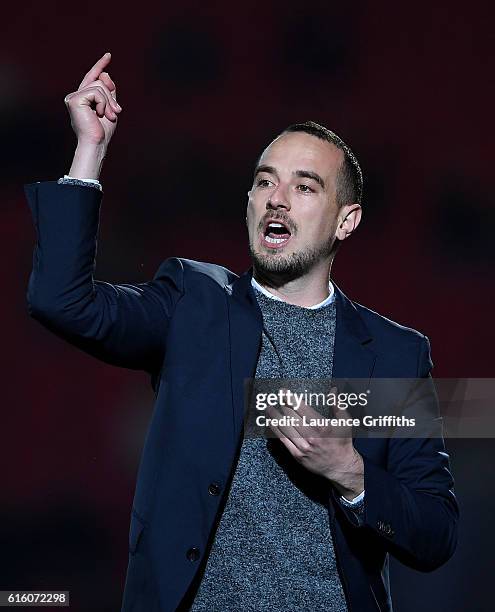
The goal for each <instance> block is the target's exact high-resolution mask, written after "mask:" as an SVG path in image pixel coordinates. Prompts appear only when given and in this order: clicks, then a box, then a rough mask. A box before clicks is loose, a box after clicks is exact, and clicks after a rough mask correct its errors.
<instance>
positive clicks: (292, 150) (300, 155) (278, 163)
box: [259, 132, 344, 178]
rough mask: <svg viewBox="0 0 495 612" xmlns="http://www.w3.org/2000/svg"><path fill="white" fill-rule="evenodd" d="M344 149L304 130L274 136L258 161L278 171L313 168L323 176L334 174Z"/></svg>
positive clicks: (338, 166) (327, 176)
mask: <svg viewBox="0 0 495 612" xmlns="http://www.w3.org/2000/svg"><path fill="white" fill-rule="evenodd" d="M343 160H344V153H343V151H341V150H340V149H338V148H337V147H336V146H335V145H334V144H332V143H331V142H327V141H326V140H321V139H320V138H317V137H316V136H311V135H310V134H306V133H304V132H292V133H289V134H283V135H282V136H279V137H278V138H276V139H275V140H274V141H273V142H272V143H270V144H269V145H268V147H267V148H266V149H265V150H264V151H263V153H262V155H261V157H260V160H259V163H260V164H266V165H267V166H273V167H274V168H275V169H277V170H279V171H281V172H282V171H284V170H287V171H288V172H293V171H295V170H312V171H314V172H317V173H318V174H320V176H322V177H323V178H330V177H335V176H336V173H337V171H338V169H339V168H340V166H341V164H342V162H343Z"/></svg>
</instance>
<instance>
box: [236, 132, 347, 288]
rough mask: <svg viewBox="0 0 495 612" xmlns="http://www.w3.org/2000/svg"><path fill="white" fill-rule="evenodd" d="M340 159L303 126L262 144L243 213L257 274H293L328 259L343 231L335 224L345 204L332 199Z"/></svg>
mask: <svg viewBox="0 0 495 612" xmlns="http://www.w3.org/2000/svg"><path fill="white" fill-rule="evenodd" d="M343 159H344V154H343V152H342V151H341V150H340V149H338V148H337V147H335V146H334V145H333V144H331V143H329V142H327V141H324V140H321V139H319V138H316V137H315V136H311V135H310V134H305V133H303V132H295V133H289V134H284V135H282V136H280V137H278V138H277V139H276V140H274V141H273V142H272V143H271V144H270V145H269V146H268V147H267V148H266V149H265V151H264V152H263V154H262V156H261V158H260V160H259V163H258V167H257V170H256V173H255V177H254V182H253V186H252V188H251V191H250V192H249V194H248V195H249V202H248V207H247V217H246V222H247V227H248V233H249V247H250V252H251V257H252V259H253V265H254V267H255V270H256V271H258V272H259V273H260V274H262V275H263V274H264V275H269V276H272V277H273V276H280V277H284V279H285V280H289V279H291V280H292V279H295V278H299V277H300V276H303V275H305V274H307V273H308V272H309V271H310V270H311V269H312V268H314V266H316V265H320V266H322V267H323V268H324V267H325V265H328V266H329V265H330V262H331V258H332V246H333V245H334V242H335V239H336V237H338V238H339V239H342V238H343V237H345V236H343V235H342V232H340V234H339V229H341V228H339V224H340V223H341V221H342V219H343V218H344V216H345V214H346V213H347V211H348V209H349V207H348V206H345V207H342V208H339V207H338V206H337V204H336V177H337V174H338V171H339V168H340V166H341V164H342V161H343ZM355 206H357V205H355Z"/></svg>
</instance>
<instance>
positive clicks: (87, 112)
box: [64, 53, 122, 149]
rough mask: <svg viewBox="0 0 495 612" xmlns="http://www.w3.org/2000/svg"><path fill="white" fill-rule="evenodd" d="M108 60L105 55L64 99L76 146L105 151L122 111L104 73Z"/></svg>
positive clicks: (114, 87) (115, 90)
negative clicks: (102, 148) (97, 147)
mask: <svg viewBox="0 0 495 612" xmlns="http://www.w3.org/2000/svg"><path fill="white" fill-rule="evenodd" d="M110 59H111V55H110V53H105V55H103V57H101V58H100V59H99V60H98V61H97V62H96V64H95V65H94V66H93V67H92V68H91V69H90V70H89V72H88V73H87V74H86V76H85V77H84V78H83V80H82V81H81V84H80V85H79V88H78V90H77V91H75V92H73V93H70V94H67V95H66V96H65V99H64V102H65V104H66V106H67V109H68V111H69V114H70V118H71V125H72V129H73V130H74V132H75V134H76V136H77V141H78V145H82V146H85V145H89V146H103V147H104V148H105V149H106V147H107V146H108V143H109V142H110V140H111V138H112V136H113V134H114V132H115V129H116V127H117V115H118V114H119V113H120V112H121V111H122V107H121V106H120V104H119V103H118V102H117V89H116V86H115V83H114V82H113V81H112V79H111V78H110V75H109V74H108V73H107V72H103V69H104V68H105V67H106V66H107V65H108V64H109V63H110Z"/></svg>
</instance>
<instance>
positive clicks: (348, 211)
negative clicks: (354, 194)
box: [335, 204, 362, 240]
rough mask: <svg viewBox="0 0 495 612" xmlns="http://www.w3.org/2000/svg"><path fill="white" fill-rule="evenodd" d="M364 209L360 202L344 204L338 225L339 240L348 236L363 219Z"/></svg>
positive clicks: (337, 235) (337, 234) (336, 234)
mask: <svg viewBox="0 0 495 612" xmlns="http://www.w3.org/2000/svg"><path fill="white" fill-rule="evenodd" d="M361 213H362V209H361V206H360V205H359V204H346V205H345V206H342V208H341V209H340V211H339V215H338V226H337V230H336V232H335V236H336V237H337V238H338V239H339V240H345V239H346V238H348V237H349V236H350V235H351V234H352V233H353V232H354V230H355V229H356V228H357V226H358V225H359V223H360V221H361Z"/></svg>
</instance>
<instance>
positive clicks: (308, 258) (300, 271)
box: [249, 238, 334, 287]
mask: <svg viewBox="0 0 495 612" xmlns="http://www.w3.org/2000/svg"><path fill="white" fill-rule="evenodd" d="M333 247H334V240H333V239H332V238H329V240H328V241H327V242H326V243H324V244H322V245H320V246H319V247H318V248H311V247H308V248H306V249H304V250H303V251H299V252H298V253H291V254H290V255H282V254H281V253H279V252H277V251H275V252H274V253H267V254H264V253H259V252H258V251H255V250H254V248H253V244H252V242H251V241H249V252H250V255H251V260H252V262H253V268H254V270H255V272H256V277H257V278H261V279H263V280H264V281H265V282H266V283H267V284H269V285H270V286H272V287H280V286H282V285H284V284H285V283H287V282H290V281H293V280H296V279H297V278H301V277H302V276H305V275H306V274H308V272H310V270H311V269H312V268H313V267H314V266H315V265H316V264H318V263H320V261H322V260H323V259H326V258H327V257H331V256H332V253H333Z"/></svg>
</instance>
